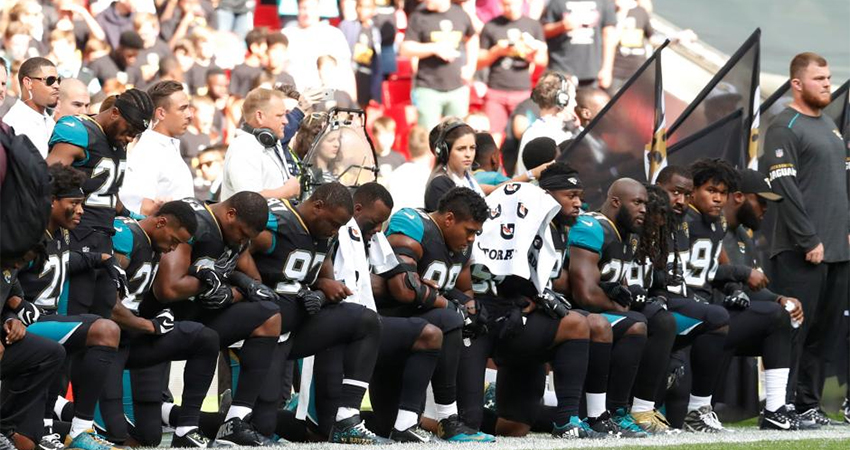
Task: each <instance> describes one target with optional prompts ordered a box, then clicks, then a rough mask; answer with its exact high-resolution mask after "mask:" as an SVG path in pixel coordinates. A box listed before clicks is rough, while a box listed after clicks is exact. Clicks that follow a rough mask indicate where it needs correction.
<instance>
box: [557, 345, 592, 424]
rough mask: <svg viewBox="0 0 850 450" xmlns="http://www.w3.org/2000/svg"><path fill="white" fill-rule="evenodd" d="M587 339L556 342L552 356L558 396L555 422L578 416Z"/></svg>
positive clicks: (585, 368)
mask: <svg viewBox="0 0 850 450" xmlns="http://www.w3.org/2000/svg"><path fill="white" fill-rule="evenodd" d="M588 344H589V341H588V340H587V339H571V340H569V341H565V342H562V343H560V344H558V346H557V347H556V348H555V356H554V358H552V370H553V371H554V372H555V395H556V396H557V397H558V413H557V415H556V416H555V423H556V424H558V425H564V424H566V423H567V422H568V421H569V420H570V417H572V416H578V405H579V402H580V401H581V389H582V387H584V379H585V376H586V375H587V356H588V355H587V354H588V347H589V345H588Z"/></svg>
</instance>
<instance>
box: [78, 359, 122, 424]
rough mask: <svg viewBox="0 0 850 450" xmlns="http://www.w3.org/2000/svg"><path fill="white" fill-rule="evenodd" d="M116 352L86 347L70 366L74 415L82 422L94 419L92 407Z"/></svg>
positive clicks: (95, 402)
mask: <svg viewBox="0 0 850 450" xmlns="http://www.w3.org/2000/svg"><path fill="white" fill-rule="evenodd" d="M116 354H118V352H117V350H116V349H115V348H113V347H105V346H102V345H94V346H91V347H87V348H86V350H85V351H84V352H81V354H80V355H78V356H77V357H76V358H74V362H73V363H72V364H71V382H72V383H73V386H74V403H75V406H74V414H75V415H76V417H78V418H80V419H83V420H92V419H94V407H95V405H96V404H97V400H98V397H99V396H100V392H101V390H102V389H103V385H104V380H105V379H106V374H107V370H108V369H109V366H111V365H112V362H113V361H115V355H116Z"/></svg>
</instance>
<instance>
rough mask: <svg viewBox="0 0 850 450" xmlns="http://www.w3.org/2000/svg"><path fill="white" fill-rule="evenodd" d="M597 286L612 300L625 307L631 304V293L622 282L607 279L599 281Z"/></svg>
mask: <svg viewBox="0 0 850 450" xmlns="http://www.w3.org/2000/svg"><path fill="white" fill-rule="evenodd" d="M599 287H601V288H602V291H603V292H605V295H606V296H608V298H609V299H611V301H612V302H614V303H617V304H618V305H621V306H625V307H626V308H628V307H629V306H631V305H632V293H631V292H629V290H628V289H627V288H626V287H625V286H623V285H622V284H620V283H618V282H616V281H607V282H603V283H599Z"/></svg>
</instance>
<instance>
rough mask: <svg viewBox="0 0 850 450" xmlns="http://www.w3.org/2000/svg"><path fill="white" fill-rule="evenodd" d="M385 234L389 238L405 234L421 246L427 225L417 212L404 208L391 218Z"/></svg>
mask: <svg viewBox="0 0 850 450" xmlns="http://www.w3.org/2000/svg"><path fill="white" fill-rule="evenodd" d="M385 234H386V235H387V236H390V235H393V234H403V235H405V236H407V237H409V238H411V239H413V240H414V241H416V242H419V243H420V244H421V243H422V237H423V236H424V235H425V224H424V223H422V217H420V216H419V213H418V212H416V210H414V209H411V208H402V209H400V210H399V211H398V212H397V213H395V214H393V216H392V217H391V218H390V224H389V225H388V226H387V232H386V233H385Z"/></svg>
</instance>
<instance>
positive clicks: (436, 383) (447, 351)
mask: <svg viewBox="0 0 850 450" xmlns="http://www.w3.org/2000/svg"><path fill="white" fill-rule="evenodd" d="M462 346H463V337H462V335H461V329H460V328H458V329H456V330H452V331H449V332H447V333H445V334H444V335H443V348H442V349H441V350H440V357H439V358H437V366H436V367H435V368H434V375H433V376H432V377H431V388H432V389H433V390H434V403H436V404H438V405H450V404H452V403H454V402H455V401H456V400H457V368H458V365H459V364H460V351H461V349H462V348H463V347H462Z"/></svg>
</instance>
